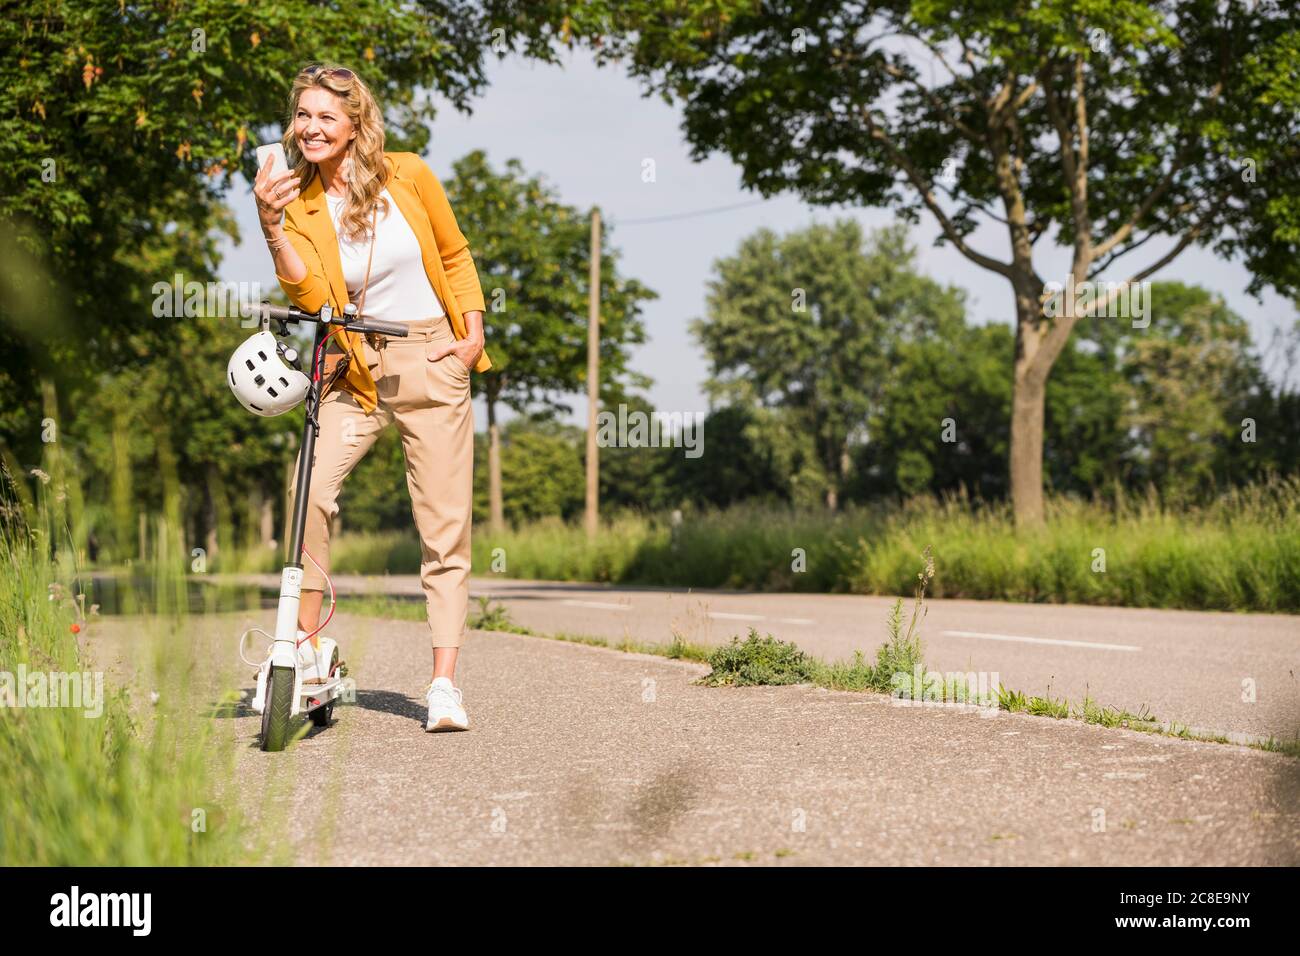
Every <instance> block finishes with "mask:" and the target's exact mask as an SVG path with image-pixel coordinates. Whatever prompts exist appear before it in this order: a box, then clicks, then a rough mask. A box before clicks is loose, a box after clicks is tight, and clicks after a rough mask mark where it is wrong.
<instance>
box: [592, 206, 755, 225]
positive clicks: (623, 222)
mask: <svg viewBox="0 0 1300 956" xmlns="http://www.w3.org/2000/svg"><path fill="white" fill-rule="evenodd" d="M765 202H769V200H768V199H751V200H750V201H749V202H738V203H733V204H732V205H730V206H714V207H713V208H712V209H696V210H694V211H692V212H677V213H671V214H669V215H667V216H647V217H644V218H641V219H613V220H611V222H610V225H611V226H640V225H644V224H646V223H651V222H669V221H671V220H674V219H690V218H691V217H693V216H708V215H711V214H713V213H715V212H727V211H729V210H732V209H744V208H745V207H746V206H757V205H758V204H759V203H765Z"/></svg>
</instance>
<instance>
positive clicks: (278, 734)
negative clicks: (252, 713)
mask: <svg viewBox="0 0 1300 956" xmlns="http://www.w3.org/2000/svg"><path fill="white" fill-rule="evenodd" d="M294 676H295V675H294V672H293V668H292V667H272V668H271V670H270V673H268V674H267V675H266V699H265V701H264V702H263V704H262V749H263V750H266V751H272V752H278V751H281V750H284V748H285V747H287V746H289V723H290V715H289V712H290V711H291V710H292V709H293V681H294Z"/></svg>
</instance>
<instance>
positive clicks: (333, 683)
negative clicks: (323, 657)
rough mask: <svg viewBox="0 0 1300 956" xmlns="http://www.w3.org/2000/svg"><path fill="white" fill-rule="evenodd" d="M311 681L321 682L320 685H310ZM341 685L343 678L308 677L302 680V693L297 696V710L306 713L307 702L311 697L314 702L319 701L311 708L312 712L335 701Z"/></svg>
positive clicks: (339, 693)
mask: <svg viewBox="0 0 1300 956" xmlns="http://www.w3.org/2000/svg"><path fill="white" fill-rule="evenodd" d="M313 680H317V681H321V683H319V684H313V683H311V681H313ZM342 684H343V678H341V677H330V678H321V677H310V678H308V679H307V680H304V681H303V682H302V692H301V694H300V695H299V708H298V709H299V710H300V711H306V710H307V709H308V707H307V700H308V699H309V698H312V697H314V698H316V700H317V701H319V703H318V704H316V705H315V706H313V707H312V708H311V709H312V710H315V709H316V707H319V706H322V705H324V704H328V703H329V702H330V701H332V700H335V699H337V698H338V697H339V696H341V688H342Z"/></svg>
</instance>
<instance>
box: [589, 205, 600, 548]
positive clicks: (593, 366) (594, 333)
mask: <svg viewBox="0 0 1300 956" xmlns="http://www.w3.org/2000/svg"><path fill="white" fill-rule="evenodd" d="M590 295H591V299H590V301H589V302H588V303H587V511H586V527H587V537H588V538H594V537H596V531H597V529H598V528H599V525H600V513H599V510H598V509H599V492H600V468H599V460H598V457H597V449H596V412H597V406H598V404H599V403H600V210H599V209H598V208H596V207H595V206H593V207H592V209H591V292H590Z"/></svg>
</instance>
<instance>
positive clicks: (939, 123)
mask: <svg viewBox="0 0 1300 956" xmlns="http://www.w3.org/2000/svg"><path fill="white" fill-rule="evenodd" d="M535 15H536V16H537V18H538V20H539V21H544V22H545V23H546V24H547V27H546V29H545V30H543V32H542V41H545V42H548V43H549V44H550V46H551V47H562V46H563V45H565V44H569V43H572V42H574V39H573V38H574V37H580V38H588V39H589V40H590V42H591V43H592V45H593V46H594V47H596V50H597V58H598V60H600V61H601V62H607V61H626V62H627V64H628V69H629V71H630V72H631V73H632V74H633V75H634V76H636V77H638V78H639V79H641V80H642V81H643V82H644V84H645V86H646V88H647V91H648V92H655V93H658V94H660V95H661V96H662V97H663V98H664V99H665V100H667V101H669V102H672V101H677V102H680V103H682V104H683V107H684V130H685V135H686V138H687V140H688V141H689V142H690V143H691V145H692V147H693V154H694V156H695V158H697V159H703V158H704V157H706V156H707V155H708V154H709V153H711V152H714V151H722V152H724V153H726V154H727V155H729V156H730V157H731V158H732V159H733V160H734V161H735V162H736V163H737V164H738V165H739V166H740V168H741V175H742V178H743V182H744V184H745V185H746V186H748V187H750V188H753V189H757V190H758V191H760V192H761V193H762V194H763V195H772V194H775V193H777V192H780V191H782V190H793V191H795V192H797V193H798V194H799V195H800V196H801V197H802V198H803V199H805V200H806V201H808V202H812V203H819V204H828V205H833V204H842V203H853V204H857V205H864V206H889V207H891V208H893V209H895V210H897V212H898V214H899V215H900V216H902V217H904V218H905V219H908V220H914V219H915V218H916V217H917V216H918V214H919V213H920V212H921V211H922V210H927V211H928V212H929V213H930V214H931V215H933V217H934V218H935V219H936V221H937V222H938V224H939V227H940V229H941V231H942V240H943V241H945V242H948V243H951V244H952V245H953V246H954V247H955V248H956V249H957V250H958V251H959V252H960V253H961V254H962V255H964V256H965V257H966V258H967V259H969V260H970V261H971V262H973V263H975V264H976V265H978V266H980V267H981V268H983V269H987V270H989V271H991V272H993V273H995V274H997V275H1000V276H1002V277H1004V278H1005V279H1006V281H1007V283H1008V285H1009V287H1010V290H1011V292H1012V296H1013V298H1014V304H1015V319H1016V350H1015V355H1014V364H1013V376H1012V380H1013V399H1012V409H1011V441H1010V447H1009V451H1008V456H1009V461H1010V468H1009V472H1010V486H1011V494H1012V498H1013V500H1014V505H1015V513H1016V518H1017V521H1018V522H1020V523H1022V524H1033V523H1037V522H1040V521H1041V520H1042V516H1043V477H1042V476H1043V441H1044V417H1045V397H1046V389H1047V382H1048V378H1049V375H1050V373H1051V371H1052V368H1053V365H1054V364H1055V362H1056V360H1057V358H1058V357H1059V356H1060V355H1061V353H1062V351H1063V350H1064V348H1065V345H1066V342H1067V341H1068V340H1069V338H1070V334H1071V331H1072V329H1073V327H1074V325H1075V324H1076V322H1077V321H1078V319H1079V317H1080V316H1079V314H1078V313H1075V314H1073V315H1071V314H1063V315H1055V316H1053V315H1049V314H1047V313H1046V312H1045V310H1044V308H1043V302H1044V299H1045V292H1046V290H1047V287H1048V281H1049V280H1059V281H1060V282H1061V283H1062V284H1065V283H1067V281H1072V282H1074V283H1076V284H1078V283H1082V282H1085V281H1092V280H1097V279H1099V278H1101V277H1102V276H1103V275H1111V273H1110V272H1108V270H1109V269H1110V267H1111V266H1112V265H1113V264H1114V265H1115V270H1116V271H1115V273H1114V276H1115V278H1116V279H1118V280H1120V282H1121V283H1127V282H1136V281H1141V280H1145V279H1146V278H1147V277H1148V276H1151V275H1153V274H1155V273H1156V272H1158V271H1159V270H1160V269H1162V268H1163V267H1164V266H1166V265H1167V264H1168V263H1169V262H1171V261H1173V260H1174V258H1176V257H1177V256H1178V255H1179V254H1180V253H1181V252H1182V251H1183V250H1185V249H1186V248H1188V247H1189V246H1191V245H1193V244H1199V245H1213V247H1214V249H1215V250H1216V251H1217V252H1219V253H1220V254H1221V255H1224V256H1228V255H1238V256H1240V258H1241V259H1242V261H1243V262H1244V263H1245V265H1246V267H1247V268H1248V269H1249V270H1250V272H1251V274H1252V276H1253V280H1252V291H1258V289H1260V288H1263V287H1264V286H1265V285H1266V284H1272V285H1273V286H1275V287H1276V288H1277V289H1279V290H1280V291H1282V292H1283V293H1284V294H1289V293H1291V292H1294V290H1296V288H1297V287H1298V286H1300V255H1297V252H1298V248H1297V247H1298V245H1300V82H1297V74H1296V71H1297V64H1300V31H1297V30H1296V29H1295V23H1294V19H1293V17H1292V16H1291V11H1290V10H1289V9H1288V6H1287V5H1285V4H1280V3H1271V2H1262V3H1222V2H1218V0H1106V2H1098V0H924V2H912V0H889V2H880V3H853V2H849V3H846V2H829V3H826V2H819V3H806V4H798V5H794V6H789V5H787V6H781V5H773V4H767V3H761V2H759V0H716V2H711V3H708V4H694V3H674V4H667V5H665V4H664V3H661V2H659V0H618V2H613V0H601V2H584V3H544V4H538V5H537V7H536V8H535ZM551 55H552V56H554V55H555V54H554V53H552V54H551ZM983 223H988V224H991V225H992V227H993V228H995V229H998V230H1002V231H1003V235H1004V236H1005V241H1006V243H1007V248H1008V250H1009V256H1008V257H999V256H998V255H996V254H993V253H990V252H988V251H985V250H981V249H979V248H976V246H975V244H974V242H973V240H972V232H973V231H974V230H975V229H976V227H977V226H979V225H980V224H983ZM1044 237H1049V238H1050V240H1051V241H1052V242H1054V243H1056V244H1058V245H1063V246H1064V247H1066V248H1067V249H1068V250H1069V253H1070V265H1069V269H1068V273H1067V274H1064V275H1060V276H1055V275H1048V276H1046V277H1044V276H1043V275H1042V274H1041V273H1040V272H1039V269H1038V266H1037V265H1036V262H1035V246H1036V244H1037V243H1038V242H1039V241H1040V240H1041V239H1043V238H1044ZM1153 239H1154V240H1155V242H1154V243H1153V244H1152V245H1151V246H1150V247H1149V248H1150V249H1151V250H1155V251H1156V254H1155V256H1154V258H1149V259H1148V260H1146V261H1143V260H1142V259H1141V258H1140V257H1139V258H1138V259H1136V260H1134V259H1129V258H1127V256H1128V255H1129V253H1132V252H1134V251H1136V250H1137V249H1139V248H1140V247H1142V246H1143V245H1145V244H1146V243H1147V242H1148V241H1150V240H1153ZM1118 260H1122V261H1121V262H1118V263H1117V261H1118ZM1131 263H1138V264H1131ZM1123 287H1124V288H1127V286H1123ZM1093 308H1094V309H1095V310H1100V309H1103V308H1106V309H1108V308H1109V301H1108V300H1107V298H1106V297H1105V296H1100V297H1098V298H1097V299H1096V300H1095V301H1094V304H1093Z"/></svg>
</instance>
